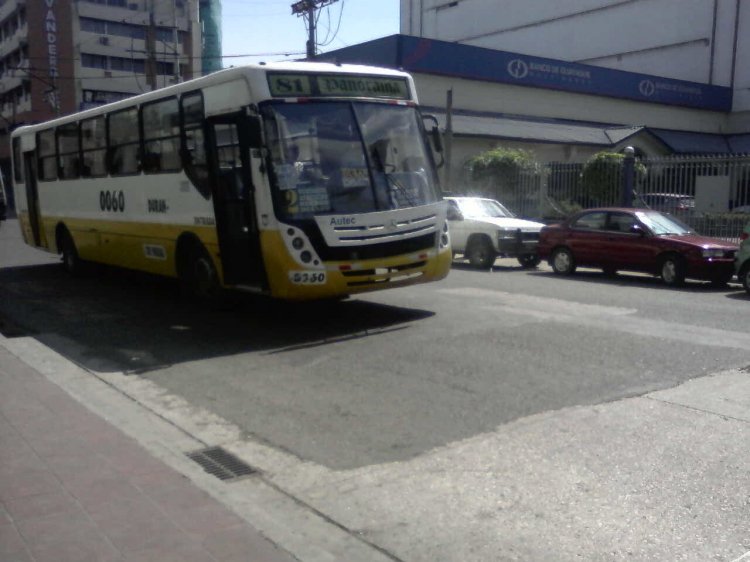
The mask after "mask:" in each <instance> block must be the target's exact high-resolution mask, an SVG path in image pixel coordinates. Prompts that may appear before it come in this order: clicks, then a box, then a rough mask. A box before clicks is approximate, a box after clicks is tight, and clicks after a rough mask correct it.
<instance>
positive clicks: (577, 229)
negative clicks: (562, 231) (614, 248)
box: [568, 211, 608, 267]
mask: <svg viewBox="0 0 750 562" xmlns="http://www.w3.org/2000/svg"><path fill="white" fill-rule="evenodd" d="M606 224H607V213H606V212H605V211H590V212H587V213H583V214H581V215H580V216H578V218H577V219H575V220H574V221H573V222H572V223H571V224H570V227H569V228H570V231H569V233H568V246H569V247H570V249H571V251H572V252H573V259H575V261H576V263H577V264H578V265H581V266H589V267H603V266H604V264H605V262H606V260H607V254H608V252H607V247H606V244H607V236H608V233H607V231H606V230H605V226H606Z"/></svg>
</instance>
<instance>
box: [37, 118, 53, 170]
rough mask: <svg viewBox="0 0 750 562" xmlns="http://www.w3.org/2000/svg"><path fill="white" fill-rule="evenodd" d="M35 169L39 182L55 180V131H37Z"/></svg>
mask: <svg viewBox="0 0 750 562" xmlns="http://www.w3.org/2000/svg"><path fill="white" fill-rule="evenodd" d="M36 145H37V157H38V161H37V169H38V170H39V172H38V174H39V179H40V180H56V179H57V152H56V150H55V130H54V129H47V130H46V131H39V133H37V136H36Z"/></svg>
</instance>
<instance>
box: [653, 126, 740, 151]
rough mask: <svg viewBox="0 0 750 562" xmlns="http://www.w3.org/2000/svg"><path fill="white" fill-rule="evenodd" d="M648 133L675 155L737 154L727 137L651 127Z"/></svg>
mask: <svg viewBox="0 0 750 562" xmlns="http://www.w3.org/2000/svg"><path fill="white" fill-rule="evenodd" d="M648 131H649V132H650V133H651V134H652V135H654V136H655V137H656V138H658V139H659V140H660V141H661V142H663V143H664V144H665V145H667V147H669V149H670V150H671V151H672V152H674V153H675V154H730V153H732V152H737V151H735V150H732V147H731V146H730V144H729V141H728V139H729V137H727V136H726V135H716V134H711V133H691V132H689V131H670V130H667V129H653V128H651V127H649V128H648ZM748 138H750V136H748ZM739 152H743V151H739Z"/></svg>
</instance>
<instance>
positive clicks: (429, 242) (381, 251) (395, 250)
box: [308, 229, 436, 261]
mask: <svg viewBox="0 0 750 562" xmlns="http://www.w3.org/2000/svg"><path fill="white" fill-rule="evenodd" d="M315 230H316V232H315V233H314V235H313V233H312V232H309V233H308V236H309V237H310V241H311V242H312V245H313V247H314V248H315V251H316V252H317V253H318V255H319V256H320V258H321V259H322V260H325V261H357V260H371V259H380V258H390V257H393V256H400V255H403V254H411V253H414V252H422V251H425V250H430V249H432V248H434V247H435V236H436V234H435V232H431V233H429V234H422V235H421V236H415V237H413V238H406V239H404V240H394V241H392V242H382V243H380V244H376V243H373V244H368V245H363V246H338V247H331V246H328V245H327V244H326V243H325V240H323V237H322V236H321V234H320V232H319V231H317V229H315Z"/></svg>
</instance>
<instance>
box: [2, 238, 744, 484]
mask: <svg viewBox="0 0 750 562" xmlns="http://www.w3.org/2000/svg"><path fill="white" fill-rule="evenodd" d="M7 226H11V225H10V224H9V225H7ZM44 257H45V258H47V257H48V256H46V255H45V256H44ZM497 263H498V266H497V267H496V268H494V270H493V271H492V272H481V271H473V270H471V269H469V268H468V267H466V266H463V265H461V264H457V266H456V268H454V271H452V272H451V274H450V275H449V277H448V278H447V279H446V280H445V281H443V282H440V283H436V284H432V285H424V286H418V287H412V288H408V289H402V290H396V291H385V292H381V293H376V294H372V295H365V296H359V297H355V298H352V299H350V300H349V301H345V302H342V303H336V304H328V303H327V304H322V305H306V306H301V307H297V306H290V305H282V304H275V303H272V302H269V301H266V300H263V299H259V298H257V297H249V296H246V295H231V296H229V297H227V298H226V299H224V300H223V301H222V302H219V303H215V304H209V305H206V304H191V303H186V302H185V301H183V300H181V299H180V298H179V296H178V295H177V292H176V287H175V285H174V283H173V282H171V281H168V280H163V279H158V278H152V277H148V276H142V275H138V274H134V273H130V272H126V271H121V270H113V269H105V270H103V271H98V272H95V273H93V274H92V275H91V276H88V277H86V278H83V279H72V278H70V277H68V276H66V275H65V273H64V272H63V271H61V268H60V267H58V266H57V264H49V263H46V264H44V265H39V266H27V267H21V268H3V269H1V270H0V285H1V286H2V288H1V289H0V291H1V293H0V316H2V317H3V318H5V320H6V323H9V324H10V325H13V326H15V328H14V329H16V330H20V331H21V332H23V333H32V334H38V337H39V338H40V339H41V340H42V341H45V342H46V343H48V344H49V345H50V346H51V347H53V348H54V349H56V350H57V351H59V352H60V353H62V354H63V355H66V356H68V357H70V358H71V359H72V360H74V361H75V362H77V363H79V364H81V365H83V366H84V367H86V368H87V369H90V370H92V371H98V372H121V371H123V372H127V373H136V374H138V375H139V376H140V377H143V378H145V379H148V380H151V381H153V382H155V383H157V384H159V385H160V386H162V387H163V388H165V389H167V390H169V391H170V392H173V393H175V394H177V395H180V396H182V397H184V398H185V399H187V400H188V401H189V402H190V403H192V404H195V405H198V406H202V407H205V408H206V409H208V410H211V411H216V412H217V413H219V414H220V415H221V416H222V417H224V418H226V419H228V420H229V421H231V422H232V423H235V424H237V425H238V426H239V427H241V428H243V430H244V431H246V432H247V433H248V434H249V435H253V436H254V437H256V438H258V439H261V440H263V441H264V442H268V443H271V444H273V445H274V446H277V447H279V448H281V449H283V450H286V451H290V452H292V453H293V454H295V455H297V456H299V457H300V458H302V459H305V460H311V461H314V462H316V463H319V464H322V465H326V466H329V467H331V468H337V469H343V468H355V467H358V466H365V465H370V464H377V463H383V462H389V461H396V460H403V459H407V458H410V457H413V456H415V455H418V454H420V453H423V452H425V451H427V450H430V449H432V448H434V447H439V446H443V445H446V444H448V443H451V442H453V441H457V440H461V439H465V438H467V437H471V436H473V435H477V434H480V433H482V432H485V431H488V430H491V429H492V428H494V427H496V426H498V425H500V424H503V423H507V422H509V421H512V420H515V419H518V418H522V417H524V416H528V415H531V414H536V413H540V412H545V411H548V410H557V409H561V408H565V407H569V406H575V405H582V404H598V403H602V402H608V401H613V400H617V399H620V398H623V397H627V396H635V395H639V394H644V393H646V392H648V391H652V390H657V389H662V388H668V387H671V386H675V385H676V384H678V383H680V382H682V381H685V380H688V379H691V378H694V377H697V376H701V375H704V374H707V373H710V372H714V371H719V370H723V369H727V368H732V367H742V366H745V365H748V364H750V356H748V343H749V342H750V335H748V336H747V337H745V335H744V333H745V332H746V327H747V319H748V313H749V312H750V302H748V298H747V297H746V296H745V294H744V293H743V292H741V291H740V290H739V287H731V288H730V289H729V290H716V289H714V288H711V287H710V286H709V285H706V284H700V283H695V284H689V285H688V286H687V287H686V288H684V289H680V290H674V289H666V288H664V287H663V286H662V285H661V284H660V282H659V281H658V280H657V279H654V278H649V277H643V276H623V275H621V276H620V277H618V278H617V279H615V280H609V279H606V278H604V277H603V276H602V275H601V274H600V273H598V272H595V271H590V272H582V273H581V274H579V275H576V276H574V277H572V278H569V279H561V278H559V277H557V276H555V275H554V274H552V273H551V272H550V271H549V270H548V269H547V268H545V267H542V268H541V269H540V270H537V271H525V270H523V269H521V268H520V267H518V266H517V264H515V262H513V261H511V260H507V262H506V261H504V260H499V261H498V262H497ZM726 332H737V333H739V334H740V335H739V336H738V335H737V334H727V333H726Z"/></svg>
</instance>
